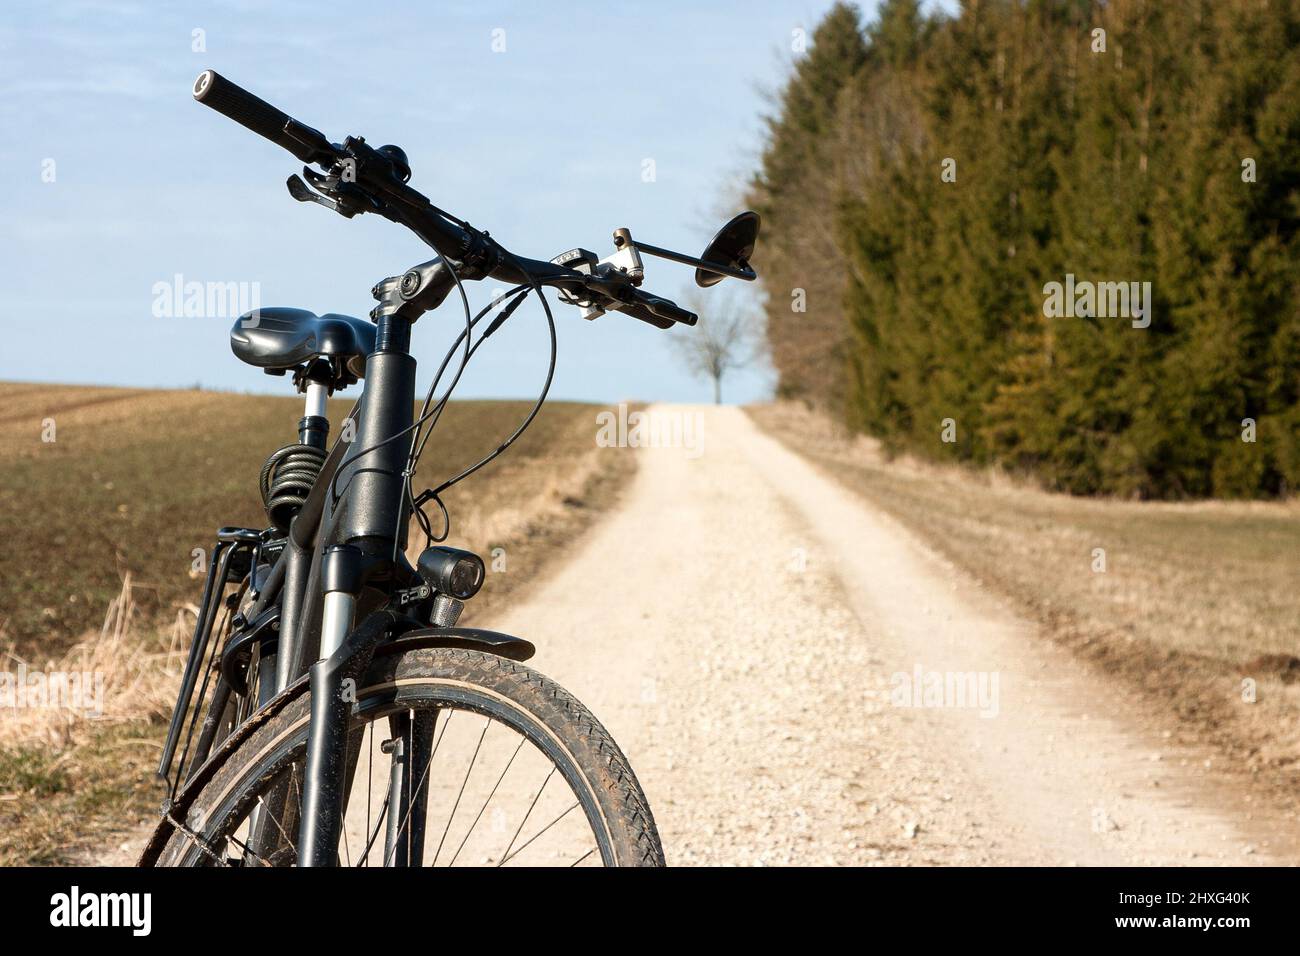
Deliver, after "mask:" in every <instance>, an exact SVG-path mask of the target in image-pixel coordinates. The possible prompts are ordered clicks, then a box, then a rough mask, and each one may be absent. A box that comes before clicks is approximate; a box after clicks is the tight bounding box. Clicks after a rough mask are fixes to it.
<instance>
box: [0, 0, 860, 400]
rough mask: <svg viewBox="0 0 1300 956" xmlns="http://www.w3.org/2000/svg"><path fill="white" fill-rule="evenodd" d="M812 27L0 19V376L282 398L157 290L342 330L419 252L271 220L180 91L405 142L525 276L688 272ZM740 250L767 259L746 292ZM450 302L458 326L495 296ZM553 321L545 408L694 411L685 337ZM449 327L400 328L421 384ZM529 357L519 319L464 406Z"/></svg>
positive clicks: (194, 11)
mask: <svg viewBox="0 0 1300 956" xmlns="http://www.w3.org/2000/svg"><path fill="white" fill-rule="evenodd" d="M829 6H830V2H829V0H789V2H778V0H766V2H756V0H749V2H739V0H725V2H715V3H707V4H702V3H690V2H685V0H680V2H678V0H671V2H659V3H656V4H631V3H626V4H624V3H615V4H603V5H595V4H592V5H579V6H576V7H575V6H572V5H564V6H563V7H560V6H558V5H553V4H542V3H525V2H515V3H507V2H499V3H494V2H483V0H479V2H437V3H428V2H426V3H409V4H407V3H384V2H380V0H375V2H373V3H369V4H351V3H349V4H342V3H335V4H329V3H310V4H307V3H297V2H277V3H275V4H263V3H254V2H252V0H247V2H243V0H230V2H222V3H204V4H190V3H174V4H161V3H133V2H125V0H121V2H107V3H89V2H76V0H69V2H49V3H35V4H18V3H7V4H4V5H3V7H2V8H0V129H3V130H4V135H3V137H0V183H3V187H2V191H0V224H2V228H0V277H2V278H3V282H4V288H5V292H4V295H3V297H0V322H3V324H4V342H5V348H4V350H3V352H2V353H0V379H6V380H22V381H49V382H68V383H95V384H110V385H130V386H158V387H192V386H195V385H201V386H202V387H205V388H216V389H229V390H237V391H255V392H283V391H287V390H289V389H290V388H291V386H290V385H289V384H288V382H287V380H286V379H283V378H271V377H268V376H266V375H265V374H264V373H262V372H260V371H259V370H256V369H253V368H250V367H247V366H245V365H243V364H241V363H240V362H239V361H238V360H237V359H236V358H235V357H234V356H233V355H232V354H231V352H230V348H229V339H228V336H229V329H230V325H231V323H232V321H233V318H234V316H235V315H237V314H238V311H239V310H238V309H237V308H235V309H233V311H231V309H230V308H228V309H227V310H222V309H219V308H217V309H212V310H210V311H211V312H215V313H217V314H205V315H197V316H196V315H190V316H188V317H187V316H186V315H185V314H184V310H182V313H181V314H175V311H176V310H175V309H174V308H170V306H171V305H172V302H171V300H172V296H171V295H170V294H169V293H166V292H164V290H170V289H171V288H172V287H173V286H175V285H176V284H177V283H180V284H187V283H192V282H199V283H206V284H214V285H224V284H227V283H237V284H241V285H237V286H235V288H240V289H242V291H243V292H244V293H246V295H247V296H248V297H250V298H251V297H252V296H253V295H256V296H257V299H256V301H255V302H254V303H253V304H255V305H261V306H276V305H287V306H297V307H301V308H306V309H311V310H313V311H315V312H318V313H324V312H342V313H346V314H350V315H357V316H364V315H366V314H367V313H368V312H369V310H370V308H371V307H372V306H373V304H374V303H373V301H372V300H371V298H370V288H371V286H373V285H374V283H375V282H376V281H378V280H380V279H382V278H384V277H386V276H391V275H399V274H401V273H402V272H403V271H404V270H405V269H407V268H408V267H409V266H411V265H414V264H416V263H419V262H422V261H424V260H426V259H428V258H430V257H431V256H432V252H431V251H430V250H429V249H428V248H427V247H426V246H424V245H423V244H421V243H420V241H419V240H417V239H416V238H415V237H414V236H412V235H411V234H409V233H408V232H407V231H406V230H405V229H403V228H402V227H400V226H398V225H396V224H394V223H391V222H388V221H387V220H384V219H381V218H378V217H374V216H362V217H358V218H356V219H353V220H347V219H344V218H343V217H341V216H338V215H335V214H333V213H331V212H329V211H327V210H325V209H324V208H322V207H320V206H315V205H310V204H305V203H302V204H300V203H296V202H294V201H293V200H292V199H291V198H290V197H289V195H288V193H287V191H286V189H285V185H284V182H285V179H286V177H287V176H288V175H289V174H291V173H294V172H298V171H300V164H298V163H297V161H296V160H295V159H294V158H293V157H292V156H290V155H289V154H288V153H287V152H284V151H283V150H281V149H279V148H278V147H276V146H274V145H272V144H271V143H269V142H267V141H266V140H263V139H262V138H260V137H258V136H256V135H255V134H253V133H251V132H249V131H247V130H245V129H244V128H243V127H242V126H239V125H237V124H235V123H233V122H231V121H230V120H228V119H226V118H225V117H224V116H221V115H220V114H218V113H216V112H214V111H212V110H210V109H207V108H205V107H203V106H201V105H199V104H197V103H195V102H194V101H193V99H192V96H191V92H190V90H191V86H192V84H193V81H194V78H195V77H196V76H197V75H198V74H199V73H200V72H201V71H202V70H205V69H209V68H211V69H215V70H217V71H218V72H219V73H221V74H222V75H224V76H226V77H227V78H228V79H231V80H233V81H234V82H236V83H238V84H240V85H241V86H243V87H245V88H246V89H248V90H250V91H252V92H253V93H256V94H257V95H259V96H261V97H262V98H263V99H265V100H267V101H269V102H270V103H272V104H273V105H275V106H277V107H279V108H280V109H282V110H283V111H285V112H286V113H288V114H289V115H291V116H293V117H295V118H297V119H299V120H301V121H303V122H305V123H307V124H308V125H309V126H314V127H315V128H317V129H319V130H321V131H322V132H324V133H326V134H327V135H328V136H329V137H330V138H331V139H333V140H334V141H336V142H338V141H341V140H342V139H343V137H344V136H345V135H348V134H358V135H363V136H365V137H366V139H367V141H368V142H369V143H371V144H372V145H376V146H378V145H381V144H383V143H390V142H391V143H397V144H399V145H401V146H402V147H403V148H404V149H405V150H406V151H407V153H408V155H409V156H410V159H411V165H412V168H413V170H414V175H413V177H412V180H411V182H412V185H413V186H415V187H416V188H417V189H419V190H420V191H422V192H423V193H424V194H425V195H427V196H429V197H430V198H431V199H432V200H433V201H434V202H435V203H437V204H438V205H440V206H442V207H443V208H445V209H447V210H449V211H450V212H452V213H454V214H456V215H458V216H460V217H462V218H464V219H467V220H469V221H470V222H471V223H473V224H474V225H475V226H478V227H480V228H486V229H488V230H490V231H491V233H492V235H493V236H494V237H496V238H497V239H498V240H499V241H501V242H502V243H503V244H504V245H505V246H506V247H507V248H509V249H511V250H512V251H514V252H516V253H518V254H521V255H526V256H530V257H533V258H538V259H548V258H550V257H552V256H554V255H556V254H558V253H560V252H562V251H564V250H567V249H570V248H572V247H574V246H583V247H585V248H588V249H591V250H593V251H595V252H597V253H599V254H600V255H602V256H604V255H607V254H609V253H611V252H613V245H612V241H611V233H612V232H613V230H614V229H615V228H618V227H621V226H626V227H628V228H629V229H630V230H631V231H632V235H633V236H634V237H635V238H639V239H642V240H644V241H646V242H649V243H653V244H655V245H659V246H667V247H669V248H675V249H680V250H682V251H684V252H687V253H689V254H696V255H698V254H699V252H701V251H702V250H703V248H704V246H705V244H706V243H707V241H708V239H709V238H710V237H711V236H712V234H713V232H714V231H715V230H716V229H717V227H718V226H720V225H721V223H722V222H723V221H725V220H726V219H727V218H729V217H730V216H731V215H732V214H734V213H736V212H739V211H740V210H741V209H742V208H743V206H742V204H741V199H740V198H738V197H739V194H740V185H741V184H743V182H744V179H745V177H746V176H747V175H748V174H749V173H750V172H752V170H753V169H754V166H755V163H756V160H757V156H758V153H759V150H760V148H761V143H762V130H763V115H764V113H765V112H766V111H768V110H769V109H770V96H771V94H772V93H773V92H774V91H776V90H779V88H780V86H781V84H782V82H783V80H784V78H785V76H786V75H787V73H788V70H789V68H790V64H791V62H792V60H793V57H794V55H795V54H794V53H793V52H792V51H793V46H794V40H795V38H796V37H797V36H798V34H797V33H796V31H807V33H808V34H811V32H812V29H813V28H814V27H815V25H816V23H817V22H818V20H819V19H820V17H821V16H822V14H824V13H825V11H826V9H827V8H828V7H829ZM863 7H864V9H868V10H869V9H870V8H871V7H873V4H870V3H867V4H863ZM651 164H652V166H651ZM651 169H652V173H653V175H652V176H651V175H648V171H649V170H651ZM761 254H762V240H761V239H760V243H759V253H758V254H757V255H756V256H755V260H756V264H757V265H758V267H759V269H760V271H761V268H762V255H761ZM646 273H647V274H646V281H645V285H644V286H643V288H646V289H648V290H650V291H652V292H654V293H656V294H660V295H664V296H667V297H669V298H673V299H679V298H680V297H681V295H682V294H684V293H685V292H686V291H687V290H688V289H692V288H694V284H693V282H692V281H691V280H692V276H693V271H692V270H691V269H689V268H688V267H684V266H680V265H677V264H674V263H669V262H666V261H664V260H659V259H648V260H647V270H646ZM731 286H742V288H740V289H739V290H736V291H733V292H732V295H733V296H735V295H737V294H739V295H741V296H742V298H741V299H740V302H741V303H742V305H743V304H744V303H745V302H746V301H747V298H746V297H748V298H749V299H752V297H753V296H755V295H756V294H758V291H759V290H758V289H757V288H756V287H754V286H749V285H744V284H743V283H740V282H738V281H737V280H728V281H727V282H724V283H723V284H722V285H719V286H716V287H715V288H714V289H713V290H710V298H711V299H713V300H714V301H716V300H717V298H718V293H720V292H721V293H723V295H724V296H725V295H726V290H728V288H729V287H731ZM205 288H207V286H205ZM469 288H470V290H471V294H472V297H473V302H474V303H475V305H476V308H477V306H479V305H482V304H484V303H486V302H487V301H488V300H489V299H490V298H491V296H492V293H493V291H494V288H499V286H494V285H493V283H491V282H490V281H489V282H484V283H475V284H471V285H470V286H469ZM708 301H710V299H706V300H705V302H706V303H707V302H708ZM238 304H240V303H232V306H234V305H238ZM552 304H553V306H554V311H555V314H556V320H557V325H558V331H559V365H558V368H557V372H556V379H555V384H554V386H553V388H552V392H551V394H552V396H553V397H556V398H565V399H577V400H589V401H600V402H612V401H620V400H667V401H707V400H709V399H710V397H711V390H710V387H709V385H708V383H707V382H703V381H699V380H697V379H694V378H692V377H691V375H690V374H689V373H688V371H687V370H686V369H685V367H684V366H683V364H682V363H681V361H680V359H679V358H678V357H677V356H676V354H675V353H674V351H673V350H672V348H671V343H670V342H669V338H670V337H671V336H674V335H683V334H690V331H691V330H690V329H688V328H684V327H678V328H676V329H674V330H672V331H670V332H663V331H660V330H658V329H656V328H653V327H652V326H649V325H645V324H643V323H640V322H638V321H636V320H634V319H631V318H630V317H627V316H622V315H619V314H617V313H610V314H608V315H605V316H603V317H601V318H599V319H597V320H595V321H593V322H586V321H584V320H582V319H581V318H580V316H579V315H578V313H577V311H576V310H575V309H573V308H571V307H567V306H563V305H560V304H559V303H557V302H556V301H555V299H554V298H552ZM204 311H205V312H208V311H209V310H207V309H205V310H204ZM227 311H229V312H230V314H226V312H227ZM463 321H464V319H463V313H462V312H461V311H460V308H459V305H458V300H457V299H456V298H455V297H453V298H451V299H449V300H448V302H447V303H446V304H445V305H444V306H443V307H442V308H440V309H439V310H437V311H435V312H431V313H428V314H426V315H425V316H424V317H422V318H421V319H420V320H419V322H418V323H417V324H416V327H415V330H414V337H413V351H414V353H415V354H416V356H417V357H418V358H419V359H420V360H421V370H422V372H423V373H426V375H427V374H428V373H431V372H432V370H433V369H434V368H436V366H437V363H438V361H439V360H440V359H441V357H442V355H443V353H444V352H445V351H446V349H447V346H448V344H449V343H450V341H451V338H452V337H453V336H454V335H455V334H456V332H457V331H458V329H459V325H460V324H461V323H463ZM701 321H702V322H707V321H708V312H707V308H706V309H704V310H703V311H702V319H701ZM547 343H548V339H547V336H546V331H545V324H544V320H543V318H542V314H541V312H540V309H537V308H536V307H535V306H533V305H531V304H530V305H529V306H528V307H527V308H525V309H521V310H520V311H519V312H518V313H516V315H515V317H513V318H512V319H511V320H510V322H509V323H507V325H506V326H505V327H504V328H503V329H502V330H501V332H500V333H498V334H497V335H496V336H494V337H493V339H492V340H491V341H490V342H489V343H487V344H486V345H485V346H484V348H483V349H482V351H481V352H480V353H478V355H477V356H476V357H475V362H474V365H473V366H472V367H471V369H470V371H469V372H468V373H467V374H466V376H465V378H464V379H463V380H462V383H461V386H460V387H459V388H458V389H457V393H456V394H457V396H458V397H466V398H470V397H476V398H485V397H503V398H504V397H510V398H525V397H532V396H533V395H535V394H536V392H537V390H538V388H539V387H540V385H541V382H542V380H543V378H544V375H545V370H546V357H547ZM420 381H421V384H422V385H423V384H424V383H425V382H427V378H426V377H425V375H422V376H421V380H420ZM772 383H773V376H772V373H771V370H770V368H768V367H767V366H766V365H765V363H763V362H761V361H760V362H758V363H755V364H754V366H753V367H751V368H747V369H744V370H742V371H740V372H738V373H736V374H735V375H734V376H733V378H732V379H731V380H729V381H727V382H726V383H725V385H724V397H725V398H726V399H727V400H729V401H736V402H746V401H754V400H758V399H762V398H764V397H766V396H768V395H769V394H770V392H771V387H772Z"/></svg>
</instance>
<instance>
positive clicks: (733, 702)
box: [484, 406, 1294, 865]
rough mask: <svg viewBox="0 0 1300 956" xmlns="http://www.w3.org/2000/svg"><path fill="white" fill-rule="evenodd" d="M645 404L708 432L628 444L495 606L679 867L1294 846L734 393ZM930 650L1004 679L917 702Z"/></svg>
mask: <svg viewBox="0 0 1300 956" xmlns="http://www.w3.org/2000/svg"><path fill="white" fill-rule="evenodd" d="M651 411H652V412H653V413H657V414H661V415H688V414H689V415H700V416H702V422H703V442H702V449H701V450H700V451H695V452H692V451H687V450H684V449H670V448H642V449H637V450H630V449H629V450H619V451H611V453H613V454H617V453H621V454H637V455H640V456H642V457H641V462H640V468H639V470H638V473H637V476H636V479H635V482H634V485H633V487H631V488H630V489H629V491H628V493H627V495H626V497H625V498H624V500H623V502H622V503H621V506H620V507H619V508H618V510H617V511H616V512H614V513H613V514H611V515H610V516H608V517H607V518H606V519H605V520H604V521H603V522H602V523H601V524H599V525H598V526H597V528H596V529H594V531H593V532H592V533H591V534H589V535H588V536H587V537H586V538H585V539H584V540H583V541H582V542H581V543H580V546H579V547H578V548H577V549H576V550H575V551H574V552H573V553H571V554H569V555H564V556H557V566H556V568H555V570H554V573H553V575H552V576H551V577H550V578H549V580H548V583H547V584H546V585H544V586H542V587H540V588H537V589H536V590H534V591H532V592H530V598H529V600H527V601H526V602H525V603H523V604H520V605H516V606H515V607H514V608H512V609H510V610H509V611H508V612H507V613H505V614H503V615H500V616H497V617H494V618H493V619H492V620H490V621H486V622H484V623H485V624H486V625H487V626H493V627H497V628H499V629H501V630H505V631H507V632H510V633H516V634H521V635H523V636H526V637H528V638H529V639H531V640H533V641H534V643H536V644H537V646H538V649H539V650H538V655H537V657H536V658H535V659H534V661H532V662H531V663H532V665H533V666H535V667H536V668H537V669H539V670H541V671H542V672H543V673H546V674H548V675H549V676H551V677H552V678H554V679H555V680H557V681H559V682H560V683H561V684H563V685H564V686H565V687H567V688H568V689H569V690H570V691H571V692H572V693H574V694H575V695H576V696H577V697H578V698H579V699H581V700H582V701H584V702H585V703H586V704H587V706H588V707H590V708H591V709H592V710H593V711H594V712H595V713H596V714H597V715H598V716H599V717H600V718H601V720H602V721H603V722H604V723H605V726H606V727H607V728H608V729H609V730H610V732H611V733H612V734H613V736H614V738H615V739H616V740H618V741H619V743H620V744H621V745H622V747H623V749H624V751H625V752H626V753H627V754H628V756H629V758H630V759H631V761H632V765H633V767H634V769H635V770H636V772H637V774H638V775H639V777H640V779H641V782H642V784H643V786H644V788H645V790H646V793H647V795H648V797H649V799H650V803H651V806H652V807H653V809H654V812H655V815H656V818H657V820H658V823H659V828H660V831H661V834H662V836H663V841H664V846H665V850H666V853H667V858H668V862H669V863H670V864H832V863H833V864H869V863H886V864H1002V865H1015V864H1048V865H1073V864H1078V865H1171V864H1172V865H1176V864H1202V865H1203V864H1214V863H1230V864H1244V863H1277V862H1291V861H1292V859H1294V857H1293V856H1292V854H1293V853H1294V849H1293V848H1292V847H1290V846H1289V844H1287V845H1284V844H1286V841H1283V840H1281V838H1279V837H1277V836H1276V835H1275V834H1273V833H1271V832H1270V830H1269V828H1268V827H1267V825H1266V815H1265V814H1263V812H1262V811H1263V809H1264V808H1263V807H1252V806H1251V805H1250V803H1249V800H1250V797H1249V796H1246V795H1243V794H1240V793H1237V792H1225V791H1224V790H1223V789H1222V788H1219V789H1215V788H1214V785H1213V784H1211V783H1209V782H1208V781H1207V780H1206V779H1205V778H1204V777H1199V776H1198V775H1197V770H1198V768H1200V767H1202V766H1204V761H1205V760H1206V759H1207V757H1206V755H1205V754H1203V753H1199V752H1196V751H1192V750H1187V749H1180V748H1175V747H1173V746H1172V745H1171V744H1170V742H1169V741H1168V740H1165V739H1163V738H1162V736H1161V735H1160V734H1159V733H1158V732H1156V731H1154V730H1152V729H1149V728H1150V727H1151V722H1150V721H1149V719H1146V717H1145V716H1144V714H1143V712H1142V707H1141V702H1139V701H1132V700H1129V699H1126V697H1125V696H1124V693H1123V692H1122V690H1120V689H1118V688H1113V687H1111V686H1110V685H1108V684H1107V683H1105V682H1104V681H1103V680H1102V679H1100V678H1098V677H1096V676H1094V675H1092V674H1090V673H1089V672H1086V671H1085V670H1084V669H1082V667H1081V666H1080V665H1079V664H1078V663H1077V662H1076V661H1074V660H1073V659H1072V658H1071V657H1070V656H1069V655H1068V654H1067V653H1065V652H1064V651H1062V650H1060V649H1057V648H1054V647H1052V646H1051V645H1049V644H1047V643H1046V642H1044V641H1041V640H1038V639H1037V638H1036V635H1035V633H1034V631H1033V629H1032V627H1031V626H1030V625H1028V624H1026V623H1024V622H1022V621H1020V620H1018V619H1017V618H1016V617H1015V616H1014V615H1013V614H1012V612H1011V611H1010V610H1009V609H1008V608H1007V607H1006V606H1004V605H1003V604H1002V603H1000V602H999V601H997V600H995V599H993V598H992V597H991V596H990V595H989V594H987V593H986V592H984V591H982V590H980V589H979V588H978V587H977V586H976V585H975V584H973V583H972V582H970V581H969V580H967V579H966V578H965V577H964V576H962V575H961V574H960V573H959V572H957V571H956V570H955V569H953V568H952V567H951V566H949V565H947V564H946V563H945V562H944V561H942V560H941V559H940V558H938V557H937V556H935V555H934V554H933V553H932V552H930V551H929V550H927V549H926V548H924V547H923V546H922V545H920V544H919V543H918V542H917V541H916V540H915V539H913V538H912V537H911V536H910V535H909V534H908V533H907V532H906V531H905V530H903V529H902V528H901V527H900V526H898V525H897V524H896V523H895V522H893V521H892V519H890V518H888V517H886V516H884V515H883V514H882V513H880V512H878V511H876V510H874V509H873V508H872V507H871V506H870V505H869V504H867V503H866V502H864V501H862V500H861V499H859V498H857V497H855V496H853V495H851V494H850V493H849V492H847V491H846V490H844V489H843V488H841V487H839V486H838V485H837V484H835V483H834V482H833V481H832V480H831V479H830V478H828V477H826V476H824V475H822V474H821V473H820V472H818V471H817V470H816V469H815V468H814V467H813V466H811V465H810V464H808V463H807V462H806V461H804V460H803V459H802V458H800V457H799V456H797V455H795V454H794V453H792V452H791V451H789V450H788V449H786V448H785V447H784V446H782V445H781V444H779V443H778V442H776V441H775V440H773V439H771V438H769V437H767V436H765V435H763V434H762V433H761V432H760V431H759V430H758V429H757V428H756V426H754V425H753V424H752V422H751V421H750V420H749V418H748V417H747V416H746V415H745V414H744V413H743V412H742V411H741V410H739V409H735V408H713V407H688V406H656V407H654V408H652V409H651ZM918 670H919V671H920V672H921V674H922V676H923V679H924V678H925V677H926V675H930V674H938V675H940V677H939V679H941V680H946V679H955V678H956V677H957V676H959V675H962V676H967V678H968V679H973V680H976V681H978V680H980V679H981V677H980V675H983V678H982V679H983V680H984V681H985V684H984V688H985V691H986V693H987V695H988V696H986V698H985V699H984V701H983V704H982V705H979V704H978V703H977V702H976V701H973V700H969V699H968V700H967V701H966V702H965V704H966V705H965V706H953V705H954V704H958V703H960V702H959V701H957V700H956V699H955V698H953V697H951V696H950V697H948V698H946V703H947V704H948V706H901V705H900V703H899V693H900V690H901V688H900V685H901V678H898V677H896V675H901V674H906V675H908V676H912V675H914V674H915V673H916V672H917V671H918ZM969 675H974V677H973V678H971V677H970V676H969ZM995 678H996V681H997V683H996V685H994V684H993V683H992V681H993V680H994V679H995ZM929 679H930V680H934V679H935V678H929ZM923 686H924V683H923ZM967 686H971V687H975V686H978V685H967ZM995 686H996V694H993V690H994V687H995ZM918 696H919V695H918ZM922 702H923V703H925V701H924V700H922ZM937 702H940V701H939V700H938V699H932V700H931V701H930V702H929V703H937ZM972 704H975V706H972Z"/></svg>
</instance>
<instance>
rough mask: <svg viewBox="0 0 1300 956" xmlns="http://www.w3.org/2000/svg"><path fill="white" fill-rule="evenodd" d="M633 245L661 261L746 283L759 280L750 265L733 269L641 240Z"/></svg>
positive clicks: (634, 241) (637, 240) (635, 241)
mask: <svg viewBox="0 0 1300 956" xmlns="http://www.w3.org/2000/svg"><path fill="white" fill-rule="evenodd" d="M633 244H634V245H635V246H636V247H637V248H638V249H639V250H641V251H642V252H644V253H645V254H646V255H651V256H657V257H658V258H660V259H668V260H670V261H672V262H680V263H681V264H682V265H686V266H695V267H696V268H697V269H703V270H704V271H705V272H714V273H717V274H718V275H720V276H729V277H731V278H733V279H744V280H745V281H746V282H752V281H753V280H754V279H756V278H758V273H756V272H755V271H754V270H753V269H750V268H749V263H745V267H746V268H745V269H744V270H741V269H733V268H731V266H727V265H723V264H722V263H720V262H707V261H705V260H704V259H696V258H695V257H694V256H686V255H682V254H681V253H680V252H673V251H672V250H671V249H662V248H660V247H659V246H652V245H650V244H648V243H645V242H642V241H641V240H639V239H635V240H633Z"/></svg>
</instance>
